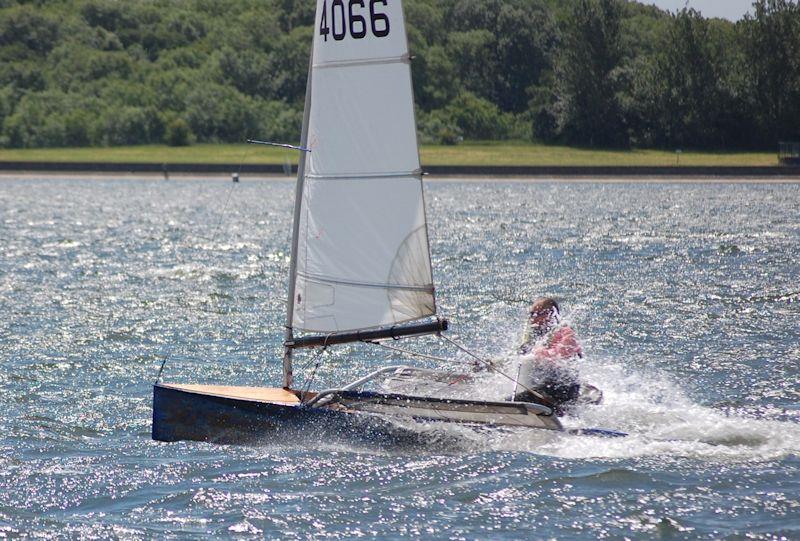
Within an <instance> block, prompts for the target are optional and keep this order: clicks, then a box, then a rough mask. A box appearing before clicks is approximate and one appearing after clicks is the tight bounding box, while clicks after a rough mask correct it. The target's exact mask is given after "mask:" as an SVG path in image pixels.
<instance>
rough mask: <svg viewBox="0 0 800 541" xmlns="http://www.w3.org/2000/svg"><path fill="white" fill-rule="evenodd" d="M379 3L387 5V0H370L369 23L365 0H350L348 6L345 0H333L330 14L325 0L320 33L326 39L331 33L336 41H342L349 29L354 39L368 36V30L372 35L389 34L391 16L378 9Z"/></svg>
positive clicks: (381, 36)
mask: <svg viewBox="0 0 800 541" xmlns="http://www.w3.org/2000/svg"><path fill="white" fill-rule="evenodd" d="M379 4H380V5H383V6H386V5H387V0H369V23H367V17H366V15H367V13H366V12H365V11H366V9H367V6H366V2H365V0H349V2H348V6H347V8H345V6H344V0H332V1H331V2H330V6H331V10H330V15H329V14H328V0H325V1H324V2H323V3H322V18H321V20H320V23H319V35H320V36H322V37H323V38H324V39H325V41H328V36H329V35H331V36H333V39H335V40H336V41H342V40H343V39H344V38H345V37H347V33H348V30H349V32H350V36H351V37H352V38H354V39H363V38H365V37H367V30H372V35H373V36H375V37H376V38H385V37H386V36H388V35H389V17H388V16H387V15H386V14H385V13H378V12H377V11H376V6H377V5H379ZM329 21H330V22H329Z"/></svg>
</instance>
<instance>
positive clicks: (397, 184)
mask: <svg viewBox="0 0 800 541" xmlns="http://www.w3.org/2000/svg"><path fill="white" fill-rule="evenodd" d="M314 29H315V31H314V34H315V37H314V48H313V56H312V58H313V62H312V68H311V78H312V81H313V83H312V84H311V85H310V86H311V100H310V110H309V111H307V117H308V126H307V145H308V147H309V148H310V150H311V153H310V154H308V155H307V156H306V162H305V174H304V176H303V178H302V179H301V182H302V190H301V204H300V205H299V216H297V217H296V218H297V219H298V220H299V222H298V225H299V227H298V230H297V248H296V252H295V254H294V257H295V261H294V269H295V271H294V273H295V275H294V282H295V287H294V291H293V292H291V293H290V294H292V295H293V299H292V301H293V302H292V305H293V310H292V320H291V325H292V326H293V327H294V328H295V329H298V330H303V331H313V332H325V333H336V332H344V331H352V330H359V329H366V328H372V327H380V326H386V325H394V324H397V323H401V322H405V321H410V320H414V319H419V318H423V317H427V316H430V315H433V314H435V313H436V306H435V301H434V291H433V278H432V273H431V263H430V251H429V245H428V232H427V224H426V221H425V207H424V200H423V191H422V180H421V171H420V163H419V152H418V148H417V134H416V124H415V120H414V104H413V92H412V87H411V69H410V61H409V54H408V42H407V38H406V31H405V21H404V17H403V8H402V4H401V2H400V0H349V1H344V0H318V1H317V16H316V23H315V26H314Z"/></svg>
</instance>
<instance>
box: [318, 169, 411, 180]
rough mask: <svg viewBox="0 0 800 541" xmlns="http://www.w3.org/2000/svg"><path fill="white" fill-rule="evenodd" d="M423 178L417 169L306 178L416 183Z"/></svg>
mask: <svg viewBox="0 0 800 541" xmlns="http://www.w3.org/2000/svg"><path fill="white" fill-rule="evenodd" d="M421 177H422V169H415V170H414V171H397V172H392V171H390V172H367V173H344V174H339V175H320V174H314V173H309V174H307V175H306V178H309V179H315V180H337V179H343V180H357V179H362V180H370V179H381V178H388V179H395V178H405V179H406V180H408V181H409V182H416V181H419V179H420V178H421Z"/></svg>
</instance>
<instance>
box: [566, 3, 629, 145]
mask: <svg viewBox="0 0 800 541" xmlns="http://www.w3.org/2000/svg"><path fill="white" fill-rule="evenodd" d="M620 18H621V11H620V4H619V2H618V1H617V0H577V1H576V2H575V4H574V6H573V8H572V9H571V11H570V12H569V14H568V18H567V21H566V25H565V29H564V33H563V44H562V49H561V53H560V55H559V57H558V60H557V68H556V69H557V77H556V78H557V80H558V83H557V85H558V86H557V96H558V103H557V115H558V125H559V129H560V131H561V134H562V136H563V137H564V139H565V140H566V141H567V142H569V143H572V144H579V145H588V146H624V145H627V144H628V137H627V134H626V132H625V126H624V123H623V119H622V112H621V107H620V103H619V97H618V95H617V94H618V91H619V88H620V85H619V80H618V76H619V72H618V68H619V67H620V64H621V61H622V50H621V46H620Z"/></svg>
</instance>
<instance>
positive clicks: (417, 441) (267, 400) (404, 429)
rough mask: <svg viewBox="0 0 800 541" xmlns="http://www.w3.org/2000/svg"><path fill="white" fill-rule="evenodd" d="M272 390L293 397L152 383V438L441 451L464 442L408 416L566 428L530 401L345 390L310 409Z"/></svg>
mask: <svg viewBox="0 0 800 541" xmlns="http://www.w3.org/2000/svg"><path fill="white" fill-rule="evenodd" d="M220 389H222V391H220ZM265 391H268V392H266V393H265ZM270 392H273V393H281V392H282V393H287V394H289V395H290V396H292V395H291V393H288V392H286V391H283V390H281V389H253V388H251V389H243V388H220V387H210V386H180V385H155V386H154V388H153V431H152V436H153V439H154V440H157V441H164V442H174V441H181V440H194V441H204V442H211V443H223V444H259V443H266V444H282V443H291V444H298V443H302V442H304V441H308V442H314V441H316V442H319V441H324V442H328V443H345V444H354V443H355V444H368V445H371V446H373V445H377V446H381V447H384V446H385V447H389V448H392V449H397V448H402V447H420V446H422V447H424V446H426V445H429V444H431V442H434V443H435V445H436V447H437V449H442V448H443V447H444V448H448V447H463V441H461V439H460V438H457V437H454V436H453V437H449V438H448V437H447V436H446V435H444V436H443V435H442V434H437V437H436V438H431V434H430V432H429V431H420V430H414V429H413V428H410V427H409V426H408V422H409V421H424V422H445V423H459V424H467V425H475V426H481V427H495V426H514V427H519V426H526V427H528V428H545V429H551V430H561V429H562V428H561V425H560V424H559V422H558V419H556V418H555V416H546V415H541V414H535V413H531V412H530V411H529V410H528V408H526V407H525V405H520V404H513V403H507V404H503V403H478V402H470V401H453V400H435V399H419V398H413V397H402V396H398V395H381V394H376V393H357V392H348V393H342V396H341V397H340V398H339V399H337V401H335V402H333V403H331V404H328V405H325V406H321V407H306V406H303V405H301V404H300V402H299V400H296V399H294V400H291V399H289V398H285V399H283V398H282V397H280V396H279V398H282V399H281V400H276V399H275V396H271V393H270Z"/></svg>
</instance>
